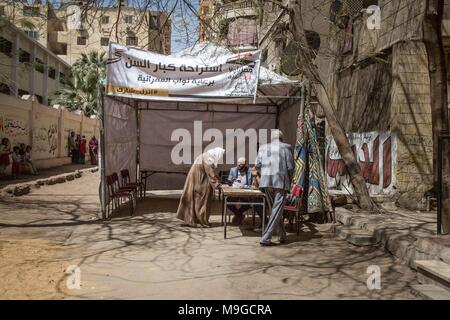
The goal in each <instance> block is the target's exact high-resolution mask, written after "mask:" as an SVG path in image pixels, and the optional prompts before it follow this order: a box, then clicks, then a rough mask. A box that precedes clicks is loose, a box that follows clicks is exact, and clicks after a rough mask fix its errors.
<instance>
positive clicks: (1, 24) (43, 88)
mask: <svg viewBox="0 0 450 320" xmlns="http://www.w3.org/2000/svg"><path fill="white" fill-rule="evenodd" d="M69 74H70V66H69V64H67V63H66V62H65V61H64V60H63V59H61V58H59V57H58V56H57V55H56V54H54V53H53V52H51V51H50V50H49V49H47V48H46V47H45V46H44V45H42V44H41V43H40V42H38V41H37V40H35V39H33V38H31V37H29V36H28V34H26V33H25V32H24V31H22V30H20V29H19V28H17V27H16V26H14V25H13V24H12V23H10V22H8V21H6V20H0V92H1V93H3V94H8V95H13V96H23V95H30V96H33V95H34V96H35V97H36V98H37V100H38V101H39V102H40V103H41V104H43V105H50V104H51V101H50V99H51V95H52V94H53V93H54V92H56V91H57V90H58V88H59V87H60V86H61V84H63V83H64V82H65V81H66V80H68V77H69Z"/></svg>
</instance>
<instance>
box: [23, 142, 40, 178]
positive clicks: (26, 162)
mask: <svg viewBox="0 0 450 320" xmlns="http://www.w3.org/2000/svg"><path fill="white" fill-rule="evenodd" d="M22 167H23V168H25V169H28V171H30V173H31V174H34V175H36V174H38V172H37V170H36V167H35V166H34V163H33V160H32V158H31V146H26V148H25V155H24V157H23V160H22Z"/></svg>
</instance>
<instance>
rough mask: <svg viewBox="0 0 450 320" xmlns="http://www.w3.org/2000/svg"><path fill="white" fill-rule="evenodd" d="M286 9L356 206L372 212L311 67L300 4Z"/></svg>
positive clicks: (351, 156)
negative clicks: (340, 158)
mask: <svg viewBox="0 0 450 320" xmlns="http://www.w3.org/2000/svg"><path fill="white" fill-rule="evenodd" d="M289 9H290V15H291V28H292V34H293V38H294V41H295V42H296V44H297V47H298V57H297V58H298V61H300V63H301V68H302V72H303V74H304V75H305V76H306V77H307V78H308V79H309V81H310V82H311V83H312V86H313V90H314V91H315V93H316V96H317V98H318V100H319V103H320V105H321V106H322V109H323V111H324V113H325V117H326V119H327V122H328V125H329V126H330V129H331V134H332V135H333V138H334V141H335V142H336V146H337V148H338V150H339V153H340V154H341V157H342V160H343V161H344V163H345V166H346V167H347V171H348V174H349V176H350V180H351V183H352V186H353V191H354V193H355V196H356V197H357V199H358V202H359V206H360V207H361V208H362V209H364V210H369V211H373V210H374V208H375V206H374V203H373V201H372V199H371V198H370V196H369V191H368V189H367V185H366V182H365V180H364V178H363V176H362V174H361V169H360V167H359V165H358V163H357V161H356V158H355V155H354V154H353V151H352V148H351V146H350V143H349V141H348V138H347V135H346V133H345V131H344V129H343V127H342V125H341V124H340V122H339V120H338V118H337V117H336V112H335V108H334V107H333V102H332V101H331V99H330V96H329V94H328V92H327V90H326V88H325V82H324V81H323V80H322V79H321V77H320V74H319V70H318V68H317V66H316V65H315V64H314V53H313V51H312V50H311V49H309V46H308V43H307V40H306V35H305V28H304V24H303V17H302V9H301V1H300V0H290V1H289Z"/></svg>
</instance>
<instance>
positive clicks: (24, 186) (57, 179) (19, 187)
mask: <svg viewBox="0 0 450 320" xmlns="http://www.w3.org/2000/svg"><path fill="white" fill-rule="evenodd" d="M97 171H98V167H93V168H88V169H81V170H76V171H74V172H69V173H64V174H59V175H56V176H51V177H48V178H44V179H37V180H33V181H30V182H24V183H17V184H10V185H7V186H6V187H4V188H3V189H2V190H0V195H1V196H14V197H19V196H23V195H26V194H28V193H30V192H31V191H32V189H39V188H40V187H41V186H43V185H54V184H57V183H64V182H66V181H72V180H75V179H78V178H81V177H82V176H83V174H85V173H94V172H97Z"/></svg>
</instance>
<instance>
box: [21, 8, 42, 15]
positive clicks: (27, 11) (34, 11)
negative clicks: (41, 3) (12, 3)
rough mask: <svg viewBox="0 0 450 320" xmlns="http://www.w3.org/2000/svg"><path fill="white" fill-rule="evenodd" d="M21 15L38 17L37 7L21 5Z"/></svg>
mask: <svg viewBox="0 0 450 320" xmlns="http://www.w3.org/2000/svg"><path fill="white" fill-rule="evenodd" d="M23 15H24V16H27V17H39V7H30V6H23Z"/></svg>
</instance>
